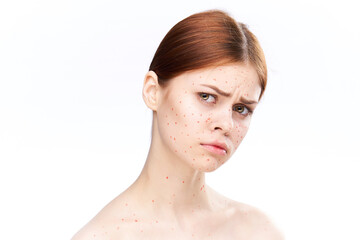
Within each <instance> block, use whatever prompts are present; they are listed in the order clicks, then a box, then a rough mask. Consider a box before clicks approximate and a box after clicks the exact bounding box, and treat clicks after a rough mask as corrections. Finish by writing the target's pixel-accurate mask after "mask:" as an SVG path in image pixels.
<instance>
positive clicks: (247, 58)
mask: <svg viewBox="0 0 360 240" xmlns="http://www.w3.org/2000/svg"><path fill="white" fill-rule="evenodd" d="M229 63H250V64H252V65H253V66H254V68H255V69H256V72H257V74H258V77H259V81H260V82H259V84H260V87H261V94H260V97H259V98H261V97H262V95H263V93H264V91H265V88H266V83H267V67H266V61H265V56H264V53H263V50H262V48H261V46H260V44H259V42H258V40H257V38H256V37H255V35H254V34H253V33H252V32H250V31H249V29H248V28H247V26H246V25H245V24H243V23H239V22H236V21H235V20H234V19H233V18H232V17H230V16H229V15H228V14H227V13H226V12H224V11H220V10H209V11H205V12H200V13H196V14H193V15H191V16H189V17H187V18H185V19H183V20H182V21H180V22H178V23H177V24H176V25H175V26H174V27H172V28H171V29H170V31H169V32H168V33H167V34H166V36H165V37H164V39H163V40H162V41H161V43H160V45H159V47H158V49H157V51H156V53H155V55H154V58H153V60H152V62H151V64H150V68H149V70H151V71H154V72H155V73H156V74H157V76H158V82H159V84H160V86H165V85H166V83H167V82H168V81H169V80H170V79H172V78H174V77H176V76H178V75H180V74H182V73H184V72H186V71H190V70H198V69H201V68H207V67H212V66H219V65H225V64H229Z"/></svg>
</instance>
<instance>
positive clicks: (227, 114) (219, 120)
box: [212, 109, 234, 135]
mask: <svg viewBox="0 0 360 240" xmlns="http://www.w3.org/2000/svg"><path fill="white" fill-rule="evenodd" d="M212 124H213V126H212V129H213V130H214V131H221V132H222V133H223V134H224V135H229V134H230V132H231V130H232V129H233V128H234V120H233V116H232V111H231V109H226V110H225V111H221V112H219V113H218V115H217V117H216V119H215V118H214V116H213V122H212Z"/></svg>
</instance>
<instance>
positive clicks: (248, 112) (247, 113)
mask: <svg viewBox="0 0 360 240" xmlns="http://www.w3.org/2000/svg"><path fill="white" fill-rule="evenodd" d="M198 94H199V97H200V99H201V101H203V102H205V103H206V104H215V102H216V100H217V96H216V95H213V94H209V93H204V92H201V93H198ZM202 95H207V96H211V97H213V98H214V100H215V102H207V101H206V100H204V99H203V98H202ZM239 106H241V107H244V108H245V109H244V111H247V112H246V113H245V114H244V113H240V112H238V113H239V114H241V115H243V116H247V115H251V114H252V113H253V111H252V110H251V109H250V108H248V107H247V106H245V105H243V104H241V105H237V106H234V107H233V110H234V109H235V108H236V107H239Z"/></svg>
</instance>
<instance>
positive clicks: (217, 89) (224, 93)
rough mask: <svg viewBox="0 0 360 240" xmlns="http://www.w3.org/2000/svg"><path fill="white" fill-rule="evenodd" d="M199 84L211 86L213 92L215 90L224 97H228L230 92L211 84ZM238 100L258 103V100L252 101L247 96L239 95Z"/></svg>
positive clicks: (246, 102)
mask: <svg viewBox="0 0 360 240" xmlns="http://www.w3.org/2000/svg"><path fill="white" fill-rule="evenodd" d="M200 85H201V86H205V87H208V88H211V89H213V90H214V91H215V92H217V93H218V94H220V95H222V96H225V97H229V96H230V95H231V94H230V93H227V92H224V91H222V90H220V89H219V88H217V87H215V86H212V85H208V84H200ZM240 101H241V102H243V103H245V104H254V103H258V101H254V100H250V99H247V98H244V97H243V96H242V97H240Z"/></svg>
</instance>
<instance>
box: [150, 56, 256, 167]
mask: <svg viewBox="0 0 360 240" xmlns="http://www.w3.org/2000/svg"><path fill="white" fill-rule="evenodd" d="M160 91H161V100H160V104H159V106H158V108H157V110H156V112H157V122H158V128H159V134H160V137H161V139H162V142H163V143H164V144H165V146H166V147H167V148H169V149H170V150H171V151H172V152H173V153H174V154H175V155H176V156H177V157H178V158H180V159H182V160H183V161H185V162H186V163H187V164H189V165H190V166H191V167H193V168H194V169H197V170H200V171H205V172H209V171H213V170H215V169H217V168H218V167H219V166H221V165H222V164H223V163H225V162H226V161H227V160H228V159H229V158H230V156H231V155H232V154H233V153H234V152H235V150H236V149H237V147H238V146H239V144H240V143H241V141H242V140H243V138H244V137H245V135H246V132H247V130H248V128H249V124H250V120H251V116H252V111H254V109H255V107H256V105H257V102H258V99H259V96H260V92H261V87H260V84H259V79H258V75H257V73H256V70H255V69H254V67H252V66H251V65H247V64H242V63H234V64H229V65H225V66H219V67H213V68H206V69H201V70H196V71H191V72H187V73H184V74H181V75H179V76H177V77H175V78H173V79H171V80H170V82H169V83H168V85H167V86H166V87H163V88H161V90H160Z"/></svg>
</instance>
